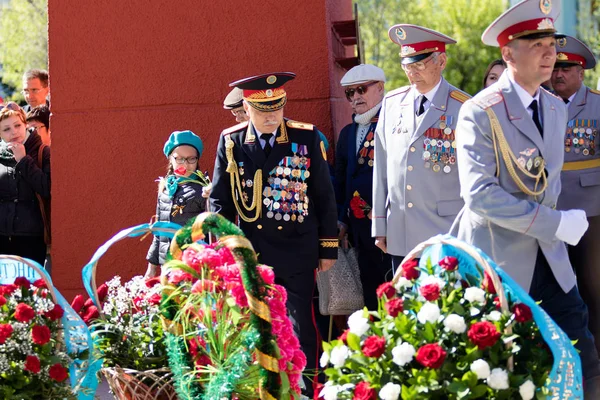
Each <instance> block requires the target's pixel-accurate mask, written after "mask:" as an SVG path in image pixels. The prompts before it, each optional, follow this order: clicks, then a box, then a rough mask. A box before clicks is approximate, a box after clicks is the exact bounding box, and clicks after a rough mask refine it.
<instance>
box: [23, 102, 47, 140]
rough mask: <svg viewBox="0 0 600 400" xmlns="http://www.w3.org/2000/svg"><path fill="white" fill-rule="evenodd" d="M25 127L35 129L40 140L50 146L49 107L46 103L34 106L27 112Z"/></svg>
mask: <svg viewBox="0 0 600 400" xmlns="http://www.w3.org/2000/svg"><path fill="white" fill-rule="evenodd" d="M27 129H33V130H35V131H36V132H37V133H38V135H40V137H41V138H42V142H43V143H44V144H46V145H48V146H50V142H51V138H50V108H48V106H47V105H45V104H43V105H41V106H37V107H34V108H32V109H31V111H29V112H28V113H27Z"/></svg>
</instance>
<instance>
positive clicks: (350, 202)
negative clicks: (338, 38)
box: [335, 64, 391, 310]
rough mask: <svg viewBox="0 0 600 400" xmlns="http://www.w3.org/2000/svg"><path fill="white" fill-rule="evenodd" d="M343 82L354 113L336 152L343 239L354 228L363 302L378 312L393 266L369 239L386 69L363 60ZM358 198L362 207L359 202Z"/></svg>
mask: <svg viewBox="0 0 600 400" xmlns="http://www.w3.org/2000/svg"><path fill="white" fill-rule="evenodd" d="M340 83H341V85H342V86H343V87H344V88H345V93H346V98H347V99H348V101H349V102H350V104H351V105H352V107H353V109H354V110H355V112H356V114H355V115H354V116H353V122H352V123H351V124H348V125H346V126H345V127H344V128H343V129H342V131H341V132H340V136H339V139H338V143H337V146H336V152H335V153H336V155H335V174H336V179H335V182H336V200H337V203H338V225H339V228H340V236H339V238H340V240H341V241H344V240H346V239H345V236H346V233H347V232H348V231H350V234H351V235H350V236H351V238H352V242H353V244H354V247H355V249H356V250H357V252H358V265H359V268H360V279H361V282H362V287H363V295H364V298H365V305H366V306H367V308H368V309H369V310H376V309H377V295H376V290H377V287H378V286H379V285H381V284H382V283H383V282H385V281H386V276H385V275H386V272H387V271H388V270H390V269H391V264H390V261H391V260H390V256H389V254H386V253H384V252H383V251H381V249H380V248H378V247H377V246H375V243H374V241H373V239H372V238H371V219H372V218H371V217H372V213H371V212H370V210H369V208H370V207H372V206H371V205H372V204H373V201H372V197H373V166H374V159H375V156H374V153H375V147H374V146H373V145H374V144H375V127H376V126H377V120H378V117H379V110H381V104H382V102H383V96H384V95H385V91H384V84H385V73H384V72H383V70H382V69H381V68H378V67H376V66H375V65H370V64H361V65H357V66H355V67H354V68H352V69H351V70H350V71H348V72H347V73H346V74H345V75H344V77H343V78H342V80H341V82H340ZM360 199H362V200H363V201H364V204H365V205H364V206H363V207H359V206H358V204H357V201H360ZM388 278H389V279H391V276H390V277H388Z"/></svg>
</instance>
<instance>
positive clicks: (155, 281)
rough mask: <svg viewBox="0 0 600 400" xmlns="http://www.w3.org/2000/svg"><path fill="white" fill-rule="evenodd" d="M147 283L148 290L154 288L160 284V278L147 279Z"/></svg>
mask: <svg viewBox="0 0 600 400" xmlns="http://www.w3.org/2000/svg"><path fill="white" fill-rule="evenodd" d="M145 283H146V287H147V288H153V287H154V286H156V285H158V284H159V283H160V277H158V276H157V277H154V278H150V279H146V282H145Z"/></svg>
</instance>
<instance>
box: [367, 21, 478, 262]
mask: <svg viewBox="0 0 600 400" xmlns="http://www.w3.org/2000/svg"><path fill="white" fill-rule="evenodd" d="M388 35H389V37H390V39H391V40H392V41H393V42H394V43H396V44H398V45H400V48H401V51H400V57H401V64H402V68H403V69H404V71H405V73H406V76H407V77H408V80H409V81H410V83H411V85H410V86H406V87H402V88H399V89H396V90H393V91H391V92H390V93H388V94H387V95H386V96H385V98H384V99H383V105H382V107H381V112H380V114H379V122H378V124H377V129H376V131H375V166H374V177H373V223H372V235H373V237H375V238H376V244H377V246H378V247H380V248H381V249H382V250H383V251H385V252H387V253H389V254H391V255H392V264H393V266H394V268H396V267H397V266H398V264H399V263H400V262H401V261H402V259H403V258H404V256H406V254H408V252H409V251H410V250H412V249H413V248H414V247H415V246H416V245H418V244H419V243H421V242H422V241H424V240H426V239H429V238H430V237H431V236H435V235H437V234H440V233H446V232H448V230H449V229H450V226H451V225H452V221H453V220H454V218H455V217H456V215H457V214H458V212H459V211H460V209H461V208H462V206H463V204H464V203H463V201H462V200H461V198H460V193H459V186H458V171H457V168H456V160H457V157H456V139H455V128H456V121H457V117H458V110H459V109H460V107H461V106H462V104H463V103H464V102H465V100H467V99H468V98H469V95H467V94H465V93H464V92H461V91H460V90H458V89H457V88H455V87H454V86H452V85H450V84H449V83H448V82H447V81H446V80H445V79H444V78H443V76H442V72H443V71H444V68H445V67H446V45H447V44H453V43H456V41H455V40H454V39H452V38H450V37H448V36H446V35H443V34H441V33H439V32H436V31H433V30H431V29H427V28H423V27H420V26H415V25H408V24H399V25H395V26H392V27H391V28H390V30H389V32H388Z"/></svg>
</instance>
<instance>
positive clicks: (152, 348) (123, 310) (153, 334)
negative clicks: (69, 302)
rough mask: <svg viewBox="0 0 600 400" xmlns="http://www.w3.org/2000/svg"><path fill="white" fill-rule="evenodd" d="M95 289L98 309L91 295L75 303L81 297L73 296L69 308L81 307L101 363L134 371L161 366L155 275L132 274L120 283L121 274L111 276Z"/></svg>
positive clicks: (162, 345) (163, 352)
mask: <svg viewBox="0 0 600 400" xmlns="http://www.w3.org/2000/svg"><path fill="white" fill-rule="evenodd" d="M97 292H98V298H99V299H100V301H101V302H102V313H99V311H98V309H97V308H96V307H95V306H94V305H93V303H92V302H91V299H88V301H86V302H85V303H83V306H81V307H79V304H81V303H82V301H83V299H82V298H81V299H79V298H75V299H74V301H73V304H74V306H73V308H75V309H76V310H77V308H76V307H78V308H80V309H81V310H83V312H84V315H85V316H84V317H83V318H84V320H86V319H87V321H86V323H87V322H88V321H89V325H90V330H91V332H92V338H93V340H94V351H95V352H96V353H97V354H96V357H98V358H102V360H103V366H104V367H117V366H118V367H120V368H130V369H134V370H138V371H143V370H150V369H156V368H162V367H165V366H166V365H167V354H166V346H165V343H164V332H163V325H162V321H161V319H160V312H159V303H160V300H161V289H160V285H159V279H158V278H152V279H145V278H144V277H142V276H135V277H133V278H132V279H131V280H129V281H127V282H125V284H122V283H121V278H120V277H119V276H115V277H114V278H113V279H111V280H110V281H108V282H106V283H105V284H103V285H101V286H100V287H99V288H98V291H97ZM88 303H89V304H88ZM94 316H95V317H94Z"/></svg>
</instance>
